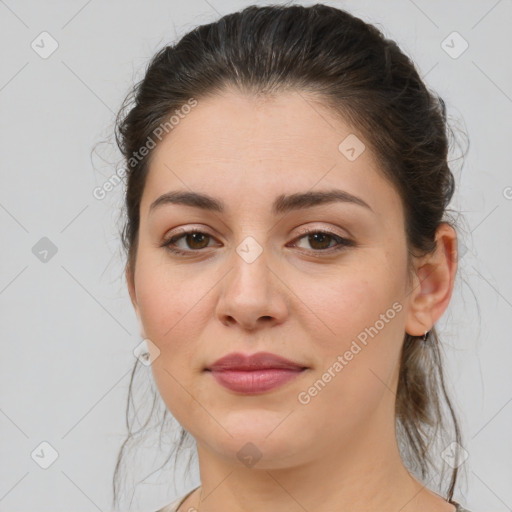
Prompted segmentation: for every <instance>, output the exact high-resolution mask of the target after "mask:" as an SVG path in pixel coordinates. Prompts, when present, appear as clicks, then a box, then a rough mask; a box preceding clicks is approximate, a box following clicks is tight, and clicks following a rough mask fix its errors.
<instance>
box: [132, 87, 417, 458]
mask: <svg viewBox="0 0 512 512" xmlns="http://www.w3.org/2000/svg"><path fill="white" fill-rule="evenodd" d="M347 137H348V139H347ZM340 144H341V146H340ZM362 144H366V141H365V140H364V139H363V138H362V136H361V135H360V134H359V133H357V134H356V132H355V131H354V130H353V129H352V128H351V127H350V126H349V125H348V124H346V123H344V122H342V121H341V120H340V119H339V118H337V117H334V116H333V115H331V113H330V112H329V111H328V110H327V109H326V108H325V107H323V106H321V105H320V104H319V103H316V102H312V101H311V100H310V99H309V100H308V101H306V99H305V97H304V95H302V94H300V95H299V94H298V93H286V94H283V95H280V96H277V97H276V98H274V99H273V100H265V101H263V100H262V99H261V98H260V99H255V98H251V97H248V96H244V95H242V94H240V93H235V92H226V93H225V94H223V95H222V96H220V95H219V96H215V97H211V98H208V99H204V100H200V101H199V102H198V104H197V106H196V107H195V108H193V109H192V110H191V112H190V113H189V114H188V115H187V116H185V117H184V118H183V119H180V121H179V124H178V125H177V126H175V127H174V129H173V130H172V131H171V132H170V133H169V135H167V136H166V137H165V138H164V139H163V140H162V142H161V143H160V144H159V145H158V146H157V147H156V148H155V149H154V150H153V151H154V153H153V159H152V162H151V165H150V170H149V174H148V177H147V182H146V186H145V190H144V194H143V197H142V202H141V209H140V214H141V217H140V234H139V236H140V238H139V243H138V249H137V260H136V268H135V274H134V280H133V282H131V277H129V279H128V280H129V284H130V293H131V296H132V300H133V302H134V305H135V308H136V311H137V314H138V316H139V318H140V321H141V325H142V329H143V332H142V333H141V334H142V335H143V336H144V337H146V338H148V339H149V340H151V342H152V343H153V344H154V345H155V346H156V347H158V350H159V354H158V357H156V358H155V359H154V361H153V363H152V370H153V374H154V377H155V381H156V384H157V386H158V389H159V391H160V393H161V395H162V397H163V400H164V401H165V403H166V405H167V407H168V408H169V410H170V412H171V413H172V414H173V416H174V417H175V418H176V419H177V420H178V421H179V422H180V423H181V424H182V425H183V426H184V427H185V428H186V429H187V430H188V431H189V432H190V433H191V434H192V435H193V436H194V437H195V439H196V441H197V442H198V445H201V446H202V447H205V448H206V449H208V450H209V451H210V452H211V453H215V454H217V455H218V456H220V457H223V458H225V459H226V458H227V459H230V460H235V459H236V458H237V457H238V458H240V455H242V456H243V455H244V454H246V453H247V454H249V455H251V453H250V452H251V450H252V452H254V454H255V456H256V457H260V456H261V459H260V460H259V462H258V465H259V467H262V468H265V467H266V468H276V467H285V466H290V465H292V464H299V463H301V462H304V461H305V460H307V459H309V458H312V457H321V456H322V454H325V453H333V451H337V450H346V449H347V448H349V447H351V446H353V444H354V442H355V440H356V439H358V438H359V439H360V438H363V437H365V438H366V439H368V436H370V438H371V433H372V432H373V433H375V434H377V433H378V434H379V435H385V434H388V433H389V434H390V435H391V432H393V431H392V430H391V429H392V428H393V427H394V423H393V422H394V392H395V389H396V383H397V380H396V379H397V374H398V373H397V372H398V364H399V355H400V349H401V345H402V341H403V337H404V332H405V331H406V330H407V329H408V325H409V326H410V325H413V324H412V323H409V324H408V322H411V318H410V317H411V311H410V300H411V297H412V294H410V293H409V291H410V288H409V283H408V276H407V246H406V238H405V232H404V214H403V210H402V204H401V201H400V198H399V195H398V193H397V192H396V190H395V189H394V187H393V186H392V185H391V184H390V182H388V181H387V180H386V179H385V178H384V177H383V176H382V175H381V173H380V172H379V170H378V167H377V165H378V164H377V162H376V160H375V157H374V155H373V154H372V152H371V150H370V148H369V147H368V144H366V148H365V147H364V146H363V145H362ZM332 191H336V192H337V193H338V199H335V200H331V201H325V202H322V201H319V200H318V197H316V196H315V195H316V194H318V193H320V192H332ZM171 192H186V193H194V194H203V195H207V196H208V197H209V198H212V199H213V200H214V201H215V202H216V203H220V204H222V211H220V208H218V209H214V210H212V209H210V208H206V207H205V206H208V205H209V203H208V202H207V201H202V202H201V201H200V202H198V205H196V206H194V205H191V204H180V203H175V202H169V201H168V202H165V201H160V202H159V204H158V205H157V206H154V207H153V208H151V205H152V204H153V203H154V202H155V201H156V200H157V199H158V198H160V197H161V196H162V195H164V194H169V193H171ZM303 194H307V195H312V197H311V199H308V198H307V196H306V197H305V198H303V199H302V200H299V201H293V200H292V199H294V198H297V196H296V195H303ZM344 195H345V196H344ZM343 197H345V199H347V198H352V197H354V198H357V199H352V200H341V199H343ZM340 198H341V199H340ZM201 205H202V206H203V207H201ZM183 231H196V232H200V233H201V234H200V235H195V237H194V236H182V237H181V238H178V239H175V240H174V243H173V245H172V246H171V247H170V248H167V247H165V246H163V244H164V243H165V241H168V240H170V239H171V238H172V237H176V236H179V235H181V234H182V232H183ZM308 233H309V235H308ZM315 233H316V235H315ZM344 240H346V241H347V242H343V241H344ZM171 248H175V249H179V250H181V251H183V254H176V253H173V252H171V250H170V249H171ZM409 331H410V329H409ZM422 332H423V331H421V330H420V332H415V333H411V334H422ZM150 346H151V345H150ZM233 352H238V353H243V354H246V355H249V354H254V353H257V352H270V353H273V354H277V355H279V356H282V357H285V358H287V359H290V360H292V361H294V362H296V363H298V364H299V365H300V366H301V367H305V368H306V370H303V371H301V372H295V373H294V375H292V378H291V379H290V380H287V381H286V382H284V383H282V384H281V385H279V386H277V387H274V388H272V389H268V390H266V391H259V392H255V393H252V394H250V393H245V392H240V391H237V390H233V389H229V388H227V387H225V386H223V385H221V384H220V383H219V382H218V380H217V379H216V378H215V377H214V374H213V373H212V372H211V371H207V368H209V367H210V366H211V365H212V363H214V362H215V361H216V360H218V359H219V358H221V357H223V356H225V355H227V354H230V353H233ZM157 353H158V351H156V350H153V351H152V354H153V356H154V355H156V354H157ZM288 375H290V374H288ZM363 432H364V433H365V436H361V434H362V433H363ZM356 434H359V436H357V435H356ZM246 443H252V444H253V445H254V447H251V446H250V445H247V444H246ZM372 448H375V447H374V446H373V447H369V449H372ZM240 460H242V459H240Z"/></svg>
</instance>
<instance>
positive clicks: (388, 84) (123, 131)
mask: <svg viewBox="0 0 512 512" xmlns="http://www.w3.org/2000/svg"><path fill="white" fill-rule="evenodd" d="M227 88H231V89H234V90H236V91H238V92H241V93H243V94H248V95H253V96H257V97H261V98H264V97H270V96H272V95H276V94H280V93H285V92H287V91H296V92H299V93H304V94H305V95H307V96H308V97H312V98H316V99H320V101H321V102H322V103H323V104H324V105H325V106H327V107H329V108H330V109H332V111H333V113H335V114H339V115H340V116H342V118H343V119H345V120H348V121H349V122H350V124H351V126H353V127H354V128H355V129H356V130H358V132H359V133H361V134H362V136H363V137H364V140H365V143H366V142H367V143H368V145H369V146H370V148H371V149H372V150H373V152H374V153H375V155H376V156H377V159H378V162H379V163H380V168H381V170H382V172H383V173H384V175H385V176H386V177H387V178H388V179H389V181H390V182H391V183H392V184H393V185H394V186H395V187H396V190H397V191H398V193H399V195H400V197H401V200H402V204H403V209H404V217H405V232H406V240H407V247H408V254H409V269H410V270H411V271H412V268H413V267H412V259H411V257H412V256H413V255H426V254H429V253H431V252H432V251H434V250H435V249H436V241H435V235H436V230H437V228H438V227H439V226H440V224H441V223H443V222H446V223H448V224H450V225H453V224H454V222H453V221H452V220H450V219H448V218H447V213H448V212H449V210H448V204H449V203H450V201H451V199H452V195H453V193H454V188H455V185H454V181H455V180H454V176H453V174H452V172H451V170H450V168H449V165H448V151H449V135H450V134H452V132H451V129H450V127H449V125H448V123H447V118H446V107H445V103H444V101H443V99H442V98H441V97H440V96H439V95H437V94H436V93H434V92H432V91H430V90H429V89H427V87H426V86H425V84H424V83H423V81H422V79H421V78H420V76H419V74H418V71H417V70H416V68H415V65H414V63H413V62H412V60H411V59H410V58H409V57H407V56H406V55H405V54H404V53H403V52H402V51H401V50H400V49H399V47H398V46H397V44H396V43H395V42H394V41H392V40H390V39H387V38H386V37H385V36H384V35H383V33H382V32H381V31H380V30H378V29H377V28H376V27H375V26H373V25H371V24H368V23H366V22H364V21H363V20H361V19H359V18H357V17H355V16H353V15H351V14H349V13H348V12H345V11H343V10H341V9H338V8H334V7H329V6H326V5H323V4H316V5H313V6H311V7H303V6H299V5H287V6H262V7H257V6H249V7H246V8H245V9H243V10H241V11H239V12H235V13H231V14H228V15H226V16H223V17H222V18H220V19H218V20H217V21H216V22H214V23H209V24H205V25H201V26H198V27H196V28H195V29H193V30H192V31H190V32H189V33H187V34H185V35H184V36H183V37H182V38H181V39H180V40H179V41H178V42H177V43H176V44H174V45H168V46H165V47H163V48H162V49H161V50H159V51H158V52H157V53H156V54H155V55H154V56H153V58H152V59H151V61H150V62H149V64H148V67H147V69H146V72H145V76H144V77H143V79H142V80H140V81H139V82H138V83H137V84H136V85H135V86H134V88H133V89H132V91H131V92H130V94H128V96H127V97H126V98H125V100H124V102H123V105H122V107H121V109H120V111H119V113H118V115H117V118H116V127H115V138H116V142H117V145H118V147H119V149H120V151H121V153H122V155H123V159H124V161H125V163H126V166H127V172H126V194H125V205H124V207H125V211H124V213H125V215H126V222H125V224H124V226H123V228H122V232H121V239H122V245H123V248H124V250H125V252H126V267H125V270H128V271H129V272H133V271H134V269H135V265H136V251H137V245H138V234H139V215H140V212H139V210H140V203H141V197H142V193H143V190H144V185H145V180H146V176H147V173H148V168H149V163H150V156H151V153H150V154H147V155H146V156H144V157H142V158H139V157H137V159H134V158H133V156H134V155H135V154H138V151H139V150H140V148H142V147H144V146H145V145H146V144H147V141H149V140H150V139H151V140H152V137H154V135H155V133H158V129H159V127H161V126H163V125H165V123H166V122H167V120H168V118H169V116H170V115H172V113H174V112H175V111H176V110H179V109H180V108H182V107H183V106H184V105H186V104H187V103H190V100H191V99H195V100H196V101H197V100H199V101H200V99H201V98H206V97H209V96H215V95H216V94H219V93H222V92H223V91H225V90H227ZM307 108H309V107H307ZM441 356H442V354H441V347H440V342H439V336H438V334H437V332H436V329H435V327H434V328H432V330H431V331H430V335H429V337H428V339H427V341H425V342H423V341H422V339H421V337H416V336H412V335H409V334H407V333H405V335H404V339H403V347H402V352H401V361H400V370H399V382H398V389H397V393H396V409H395V417H396V427H397V435H398V439H399V446H400V451H401V456H402V458H403V460H404V463H405V464H406V465H407V466H408V468H409V469H410V471H412V472H413V473H415V474H416V475H418V477H419V478H421V479H422V480H425V479H426V478H427V477H429V480H430V479H432V478H433V477H434V476H438V475H439V471H438V470H439V465H442V473H441V480H442V479H443V477H444V471H445V469H446V467H445V465H444V464H443V463H442V462H441V461H440V460H439V457H435V456H434V454H433V447H434V444H435V441H436V440H437V441H438V442H440V443H441V444H440V446H441V447H443V448H446V447H447V446H448V445H449V444H450V443H453V442H455V443H456V444H453V445H452V446H453V449H454V451H455V452H456V455H455V458H456V460H457V461H458V460H459V445H460V444H461V433H460V429H459V425H458V422H457V418H456V414H455V412H454V408H453V406H452V404H451V402H450V398H449V396H448V393H447V391H446V387H445V381H444V377H443V364H442V357H441ZM139 366H140V363H139V361H138V360H137V361H136V362H135V366H134V368H133V371H132V375H131V380H130V388H129V394H128V404H127V408H126V423H127V428H128V436H127V438H126V439H125V441H124V443H123V445H122V447H121V449H120V452H119V455H118V458H117V464H116V468H115V471H114V478H113V487H114V502H115V501H116V497H117V487H116V483H117V482H118V478H119V470H120V467H121V461H122V460H124V452H125V451H126V450H127V448H128V447H129V446H130V444H131V442H132V441H133V440H134V436H136V435H137V434H139V433H141V432H144V429H145V428H146V427H147V425H148V421H149V419H148V421H146V423H145V424H144V425H142V427H141V428H140V429H139V430H138V431H137V432H135V431H132V424H131V422H130V401H131V395H132V391H133V389H132V386H133V382H134V376H135V374H136V371H137V368H138V367H139ZM154 393H155V395H154V400H153V407H152V409H151V413H150V416H151V415H153V412H154V408H155V403H156V400H157V397H156V391H155V390H154ZM167 416H168V411H167V410H165V411H164V413H163V417H162V418H161V422H160V434H161V433H162V428H163V426H164V424H168V423H169V422H168V421H166V418H167ZM169 416H170V414H169ZM180 428H181V433H180V436H179V441H178V444H177V447H176V449H177V450H178V452H179V450H180V448H181V447H182V445H183V444H184V442H185V441H186V439H187V438H188V439H190V438H191V436H190V434H189V433H188V432H187V431H186V430H185V429H183V428H182V427H180ZM170 456H171V455H169V457H168V458H167V460H166V461H165V462H164V464H166V463H167V461H168V460H169V458H170ZM162 467H163V466H162ZM457 474H458V468H457V467H454V468H451V471H449V482H448V488H447V490H446V499H447V500H450V501H451V500H452V497H453V492H454V488H455V484H456V480H457ZM440 485H441V484H440Z"/></svg>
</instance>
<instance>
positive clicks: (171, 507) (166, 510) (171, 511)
mask: <svg viewBox="0 0 512 512" xmlns="http://www.w3.org/2000/svg"><path fill="white" fill-rule="evenodd" d="M198 487H199V486H198ZM198 487H194V489H192V490H191V491H189V492H187V493H186V494H184V495H183V496H181V497H179V498H177V499H175V500H174V501H173V502H172V503H169V504H168V505H165V507H162V508H160V509H158V510H157V511H156V512H176V511H177V510H178V507H179V506H180V505H181V504H182V503H183V502H184V501H185V500H186V499H187V498H188V497H189V496H190V495H191V494H192V493H193V492H194V491H195V490H196V489H197V488H198ZM457 512H458V511H457ZM462 512H465V511H462Z"/></svg>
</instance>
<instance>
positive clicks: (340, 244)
mask: <svg viewBox="0 0 512 512" xmlns="http://www.w3.org/2000/svg"><path fill="white" fill-rule="evenodd" d="M191 234H200V235H206V236H208V237H210V238H213V236H211V235H209V234H208V233H205V232H203V231H198V230H195V229H192V230H189V231H183V232H181V233H180V234H179V235H174V236H172V237H171V238H169V239H168V240H165V241H164V242H163V243H162V244H161V247H164V248H165V249H166V250H168V251H169V252H171V253H173V254H176V255H179V256H188V255H190V254H193V253H198V252H201V251H204V250H205V249H207V247H206V248H204V249H191V250H188V251H184V250H182V249H176V248H175V247H172V244H174V243H175V242H177V241H178V240H180V239H181V238H183V237H185V236H187V235H191ZM316 234H322V235H327V236H329V237H331V238H332V239H334V241H336V242H337V245H336V246H334V247H329V248H328V249H310V251H311V252H312V253H313V254H314V255H315V256H319V255H320V254H319V253H332V252H338V251H342V250H344V249H346V248H347V247H352V246H354V245H355V243H354V242H353V241H352V240H349V239H348V238H343V237H341V236H339V235H336V234H334V233H331V232H330V231H321V230H314V229H313V230H309V231H302V232H301V236H300V237H298V238H296V239H295V241H299V240H301V239H302V238H305V237H306V236H308V235H316ZM306 250H307V249H306Z"/></svg>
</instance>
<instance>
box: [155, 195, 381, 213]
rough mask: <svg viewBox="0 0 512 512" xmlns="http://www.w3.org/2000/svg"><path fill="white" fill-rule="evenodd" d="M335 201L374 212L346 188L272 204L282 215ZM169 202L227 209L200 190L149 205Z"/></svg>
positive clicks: (283, 198) (163, 197) (289, 197)
mask: <svg viewBox="0 0 512 512" xmlns="http://www.w3.org/2000/svg"><path fill="white" fill-rule="evenodd" d="M335 202H342V203H350V204H356V205H359V206H363V207H364V208H367V209H368V210H370V211H372V212H373V210H372V208H371V207H370V205H369V204H368V203H366V202H365V201H363V200H362V199H361V198H360V197H357V196H354V195H352V194H350V193H349V192H346V191H344V190H339V189H333V190H325V191H315V192H311V191H310V192H303V193H295V194H289V195H285V194H281V195H280V196H278V197H277V198H276V199H275V201H274V203H273V205H272V213H273V214H274V215H280V214H284V213H287V212H290V211H292V210H300V209H302V208H312V207H314V206H319V205H322V204H329V203H335ZM168 204H181V205H185V206H192V207H194V208H200V209H202V210H207V211H212V212H218V213H224V212H225V210H226V207H225V204H224V202H223V201H221V200H219V199H216V198H214V197H211V196H209V195H207V194H201V193H198V192H180V191H171V192H167V193H165V194H163V195H161V196H160V197H158V198H157V199H155V201H153V203H151V206H150V207H149V213H151V212H152V211H153V210H155V209H156V208H159V207H161V206H164V205H168Z"/></svg>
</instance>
